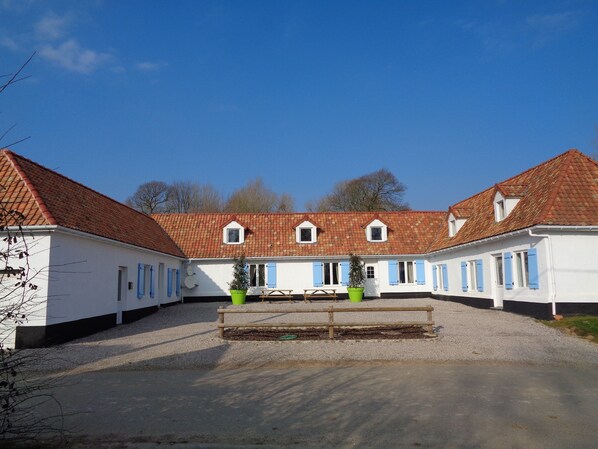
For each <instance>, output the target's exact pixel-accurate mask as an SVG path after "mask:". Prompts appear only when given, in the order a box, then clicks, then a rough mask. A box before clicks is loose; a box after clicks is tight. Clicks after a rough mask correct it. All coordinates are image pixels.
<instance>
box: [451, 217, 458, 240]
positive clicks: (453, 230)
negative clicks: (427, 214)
mask: <svg viewBox="0 0 598 449" xmlns="http://www.w3.org/2000/svg"><path fill="white" fill-rule="evenodd" d="M456 233H457V222H456V221H455V220H450V221H449V237H454V236H455V234H456Z"/></svg>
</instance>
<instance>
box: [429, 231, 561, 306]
mask: <svg viewBox="0 0 598 449" xmlns="http://www.w3.org/2000/svg"><path fill="white" fill-rule="evenodd" d="M532 247H533V248H536V249H537V252H538V276H539V288H538V289H531V288H529V287H521V288H520V287H515V288H513V289H510V290H509V289H506V288H504V287H503V295H504V300H506V301H524V302H536V303H548V302H549V297H550V288H551V281H550V276H549V275H548V273H547V268H548V252H547V247H546V242H545V240H544V239H541V238H536V237H530V236H529V235H527V234H522V235H517V236H512V237H506V238H502V239H497V240H493V241H490V242H486V243H481V244H477V245H471V246H467V247H464V248H458V249H454V250H451V251H447V252H442V253H435V254H432V255H430V257H429V261H430V262H431V263H432V264H446V265H447V270H448V280H449V282H448V283H449V289H448V291H444V290H436V291H435V292H434V293H437V294H441V295H453V296H463V297H472V298H487V299H489V300H490V299H493V297H494V295H495V294H496V292H495V291H494V281H495V274H494V257H493V255H494V254H501V253H502V254H504V253H505V252H511V253H513V252H516V251H521V250H527V249H529V248H532ZM475 259H482V261H483V262H482V263H483V280H484V291H483V292H479V291H477V290H476V291H467V292H464V291H463V289H462V282H461V262H462V261H466V262H467V261H470V260H475ZM514 273H515V270H514V269H513V274H514Z"/></svg>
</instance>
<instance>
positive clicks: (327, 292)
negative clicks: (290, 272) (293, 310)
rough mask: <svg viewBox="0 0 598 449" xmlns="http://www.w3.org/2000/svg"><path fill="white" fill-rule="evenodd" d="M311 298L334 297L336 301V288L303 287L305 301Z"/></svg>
mask: <svg viewBox="0 0 598 449" xmlns="http://www.w3.org/2000/svg"><path fill="white" fill-rule="evenodd" d="M308 298H309V299H312V298H314V299H317V298H333V299H334V302H336V289H335V288H305V289H303V302H307V300H308Z"/></svg>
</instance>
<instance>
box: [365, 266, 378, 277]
mask: <svg viewBox="0 0 598 449" xmlns="http://www.w3.org/2000/svg"><path fill="white" fill-rule="evenodd" d="M365 274H366V276H365V277H366V278H367V279H374V278H375V277H376V274H375V272H374V267H371V266H370V267H366V269H365Z"/></svg>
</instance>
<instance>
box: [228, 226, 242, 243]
mask: <svg viewBox="0 0 598 449" xmlns="http://www.w3.org/2000/svg"><path fill="white" fill-rule="evenodd" d="M227 231H228V232H227V234H228V243H239V241H240V232H239V230H238V229H228V230H227Z"/></svg>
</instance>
